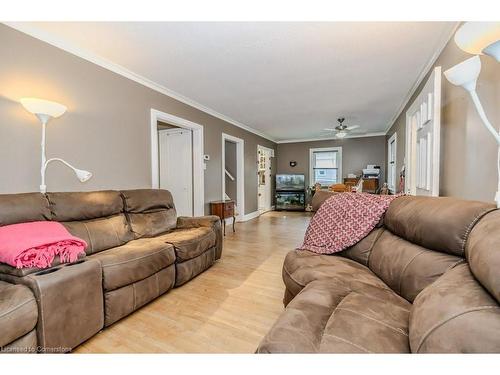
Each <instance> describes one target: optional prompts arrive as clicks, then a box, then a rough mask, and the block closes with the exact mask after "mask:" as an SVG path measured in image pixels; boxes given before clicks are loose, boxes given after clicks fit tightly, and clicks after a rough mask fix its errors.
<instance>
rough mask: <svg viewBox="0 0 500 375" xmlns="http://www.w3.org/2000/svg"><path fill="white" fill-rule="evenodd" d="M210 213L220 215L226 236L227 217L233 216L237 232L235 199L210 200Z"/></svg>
mask: <svg viewBox="0 0 500 375" xmlns="http://www.w3.org/2000/svg"><path fill="white" fill-rule="evenodd" d="M210 215H216V216H218V217H220V219H221V221H222V226H223V228H224V236H225V235H226V219H227V218H229V217H232V218H233V232H236V231H235V229H234V223H235V221H236V217H235V216H234V201H231V200H227V201H213V202H210Z"/></svg>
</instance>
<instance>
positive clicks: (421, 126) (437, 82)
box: [405, 66, 441, 196]
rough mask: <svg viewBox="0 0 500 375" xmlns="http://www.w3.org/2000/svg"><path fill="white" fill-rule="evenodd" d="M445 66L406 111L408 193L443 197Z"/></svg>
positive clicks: (434, 74) (406, 189)
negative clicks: (442, 76)
mask: <svg viewBox="0 0 500 375" xmlns="http://www.w3.org/2000/svg"><path fill="white" fill-rule="evenodd" d="M440 135H441V67H440V66H438V67H436V68H434V71H433V72H432V74H431V75H430V77H429V79H428V80H427V82H426V83H425V86H424V88H423V89H422V91H421V92H420V94H419V95H418V96H417V98H416V99H415V101H414V102H413V103H412V104H411V106H410V108H409V109H408V111H407V112H406V150H405V153H406V155H405V162H406V165H405V171H406V172H405V175H406V176H405V178H406V181H405V192H406V193H407V194H411V195H427V196H439V163H440V156H439V154H440V142H441V141H440Z"/></svg>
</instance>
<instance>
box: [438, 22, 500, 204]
mask: <svg viewBox="0 0 500 375" xmlns="http://www.w3.org/2000/svg"><path fill="white" fill-rule="evenodd" d="M455 42H456V44H457V45H458V47H460V49H462V50H464V51H465V52H468V53H472V54H475V55H476V56H474V57H471V58H470V59H467V60H465V61H463V62H461V63H460V64H457V65H455V66H454V67H452V68H450V69H448V70H447V71H445V72H444V75H445V77H446V78H447V79H448V81H450V83H452V84H454V85H456V86H461V87H463V88H464V89H465V90H467V92H468V93H469V95H470V97H471V99H472V102H473V103H474V106H475V107H476V110H477V113H478V114H479V117H480V118H481V121H482V122H483V124H484V126H485V127H486V129H488V131H489V132H490V133H491V134H492V135H493V137H494V138H495V140H496V141H497V143H498V154H497V172H498V185H497V192H496V194H495V202H496V203H497V207H499V208H500V132H499V131H498V130H497V129H495V128H494V127H493V125H492V124H491V122H490V121H489V120H488V117H487V116H486V113H485V112H484V108H483V106H482V104H481V101H480V100H479V96H478V95H477V92H476V83H477V78H478V77H479V73H480V72H481V60H480V59H479V56H477V55H479V54H483V53H484V54H487V55H490V56H492V57H494V58H495V59H496V60H497V61H499V62H500V22H466V23H464V24H463V25H462V26H461V27H460V28H459V29H458V30H457V32H456V33H455Z"/></svg>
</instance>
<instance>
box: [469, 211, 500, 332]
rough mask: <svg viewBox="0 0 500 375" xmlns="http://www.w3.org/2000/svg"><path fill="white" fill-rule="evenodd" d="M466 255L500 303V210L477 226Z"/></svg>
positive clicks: (486, 216)
mask: <svg viewBox="0 0 500 375" xmlns="http://www.w3.org/2000/svg"><path fill="white" fill-rule="evenodd" d="M465 255H466V257H467V261H468V262H469V267H470V269H471V271H472V273H473V274H474V276H475V277H476V279H477V280H478V281H479V282H480V283H481V284H482V286H483V287H484V288H485V289H486V290H488V291H489V292H490V293H491V295H492V296H493V297H494V298H495V299H496V301H497V302H499V303H500V276H499V275H500V210H495V211H492V212H490V213H488V214H487V215H485V216H484V217H483V218H482V219H481V220H480V221H479V222H478V223H477V224H476V226H475V227H474V229H473V230H472V231H471V234H470V235H469V239H468V241H467V245H466V248H465ZM499 335H500V332H499Z"/></svg>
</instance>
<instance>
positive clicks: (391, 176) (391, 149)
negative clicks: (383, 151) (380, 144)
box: [387, 133, 397, 193]
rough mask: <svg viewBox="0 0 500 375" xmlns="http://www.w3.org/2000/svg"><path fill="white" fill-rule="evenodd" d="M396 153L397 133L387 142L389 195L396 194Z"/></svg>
mask: <svg viewBox="0 0 500 375" xmlns="http://www.w3.org/2000/svg"><path fill="white" fill-rule="evenodd" d="M396 152H397V133H394V134H393V135H392V137H391V138H389V140H388V141H387V187H388V188H389V190H390V191H391V193H394V192H396V179H397V170H396Z"/></svg>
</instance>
